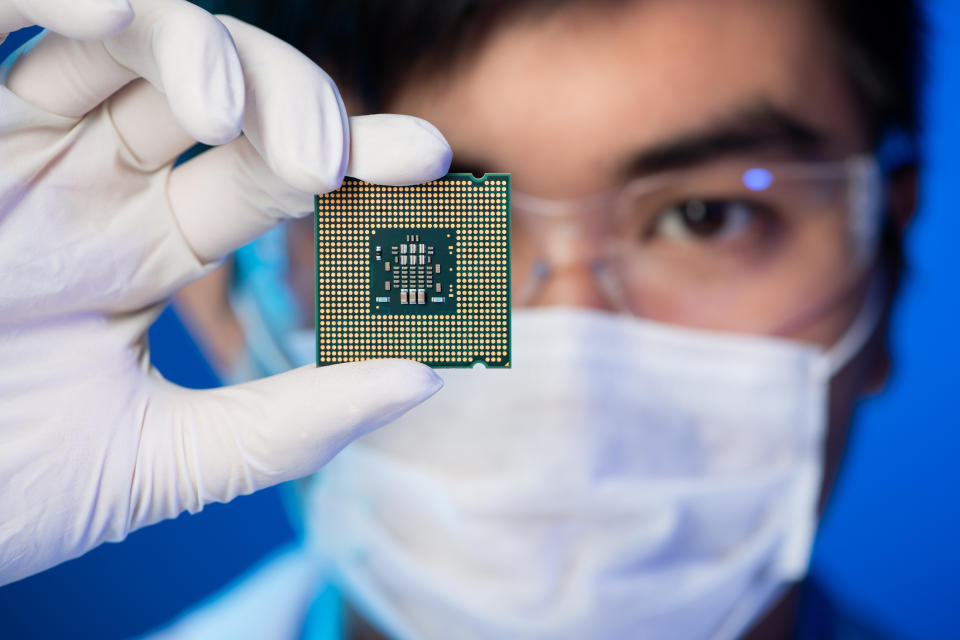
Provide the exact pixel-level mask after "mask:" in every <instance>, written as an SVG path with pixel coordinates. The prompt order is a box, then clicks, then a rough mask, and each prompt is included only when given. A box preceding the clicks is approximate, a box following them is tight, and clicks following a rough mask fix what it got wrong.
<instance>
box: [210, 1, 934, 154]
mask: <svg viewBox="0 0 960 640" xmlns="http://www.w3.org/2000/svg"><path fill="white" fill-rule="evenodd" d="M197 1H198V4H201V5H203V6H204V7H205V8H207V9H208V10H211V11H213V12H225V13H230V14H231V15H234V16H236V17H238V18H240V19H242V20H246V21H247V22H250V23H252V24H255V25H257V26H259V27H260V28H262V29H265V30H267V31H269V32H271V33H273V34H274V35H276V36H277V37H279V38H281V39H283V40H285V41H287V42H289V43H291V44H292V45H294V46H295V47H297V48H298V49H300V50H301V51H302V52H303V53H305V54H306V55H307V56H309V57H311V58H312V59H314V60H316V61H318V62H320V63H321V64H322V65H323V66H324V68H325V69H327V71H328V72H329V73H330V74H331V75H332V76H333V77H334V79H335V80H336V81H337V82H338V83H340V84H341V85H344V86H346V87H349V89H350V90H351V91H352V92H353V94H355V96H356V97H358V98H360V99H361V100H363V101H364V103H365V104H364V106H365V107H366V108H368V109H369V110H371V111H377V110H382V109H383V108H384V105H385V104H386V103H388V102H389V99H390V96H391V94H392V92H393V90H394V89H395V88H396V87H397V86H399V85H402V84H403V83H404V82H405V81H406V80H407V79H408V78H409V75H410V73H411V70H416V71H418V72H423V71H440V70H443V69H445V68H449V67H450V66H451V65H453V64H455V62H456V61H457V60H459V59H460V58H461V57H462V56H463V55H464V54H465V53H468V52H469V51H471V50H472V49H473V48H474V47H475V46H476V45H477V44H478V42H479V41H480V40H482V38H483V37H484V35H485V34H486V33H488V32H489V31H490V29H491V28H492V26H494V25H495V23H496V21H498V20H504V19H507V18H509V17H511V16H514V15H516V14H517V13H518V12H521V11H523V12H536V11H541V12H549V11H550V10H552V9H554V8H557V7H559V6H562V5H564V4H570V3H571V2H575V1H577V0H283V1H282V2H268V1H264V0H197ZM581 1H582V0H581ZM606 1H608V2H610V1H615V0H606ZM811 1H814V0H811ZM816 1H819V2H821V3H822V5H823V7H824V8H825V11H826V13H827V15H828V17H829V18H830V19H831V21H832V22H833V25H834V28H835V31H836V33H837V34H838V37H839V45H840V47H839V48H840V51H841V52H842V57H843V63H844V65H845V67H846V70H847V75H848V77H849V78H850V82H851V84H852V85H853V87H854V89H855V91H856V93H857V96H858V98H859V100H860V102H861V105H862V108H863V112H864V116H865V123H866V125H867V127H868V129H869V132H870V133H871V134H872V135H873V137H874V139H876V138H877V137H878V136H879V135H880V134H881V133H882V132H883V131H885V130H887V129H891V128H897V129H899V130H902V131H904V132H906V133H908V134H911V135H915V134H916V133H917V130H918V128H919V122H920V107H919V102H920V101H919V94H920V91H919V89H920V84H921V81H922V75H923V74H922V69H923V64H922V47H921V44H922V40H923V36H924V30H923V28H922V25H923V20H922V16H921V13H920V9H919V7H918V6H917V4H916V1H915V0H816Z"/></svg>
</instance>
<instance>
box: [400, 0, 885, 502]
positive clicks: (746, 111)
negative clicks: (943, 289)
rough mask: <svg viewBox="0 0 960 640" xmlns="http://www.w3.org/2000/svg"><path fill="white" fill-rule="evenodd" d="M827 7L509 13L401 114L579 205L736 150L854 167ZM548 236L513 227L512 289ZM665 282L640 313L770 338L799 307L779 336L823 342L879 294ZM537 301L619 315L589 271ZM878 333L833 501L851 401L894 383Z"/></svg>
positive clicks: (674, 3) (835, 445)
mask: <svg viewBox="0 0 960 640" xmlns="http://www.w3.org/2000/svg"><path fill="white" fill-rule="evenodd" d="M819 5H820V3H818V2H811V1H806V0H782V1H779V2H770V1H768V0H711V1H704V0H638V1H635V2H613V3H604V4H602V5H601V4H600V3H594V2H589V3H588V2H573V3H570V4H569V5H568V6H564V7H561V8H560V9H557V10H554V11H551V12H548V13H547V14H546V15H545V16H531V17H529V18H525V17H521V18H520V19H515V20H510V21H507V22H506V23H505V24H503V25H501V26H499V27H498V28H496V29H495V30H494V31H493V32H492V34H491V35H490V37H489V38H488V39H487V40H485V41H484V43H483V44H482V46H481V47H480V49H479V50H478V51H476V52H475V53H472V54H469V55H467V56H466V57H465V58H464V59H463V61H462V62H460V63H459V64H457V65H456V66H455V67H454V68H452V69H450V70H449V71H447V72H440V73H437V74H427V75H426V76H424V79H422V80H415V81H412V82H409V83H408V84H407V85H406V86H405V87H403V89H402V90H401V91H400V92H399V94H398V95H397V96H396V98H395V100H394V101H393V102H392V103H391V104H390V105H389V109H390V110H391V111H395V112H399V113H410V114H414V115H418V116H421V117H423V118H426V119H428V120H430V121H431V122H433V123H434V124H436V125H437V127H438V128H439V129H440V130H441V131H442V132H443V133H444V135H445V136H446V137H447V139H448V140H449V142H450V144H451V146H452V148H453V152H454V170H457V168H458V167H459V168H462V170H468V171H474V170H476V171H481V172H484V171H493V172H500V171H505V172H511V173H512V174H513V178H512V180H513V188H514V189H515V190H517V191H521V192H525V193H527V194H531V195H534V196H538V197H541V198H549V199H577V198H583V197H586V196H590V195H592V194H596V193H598V192H605V191H607V190H611V189H616V188H617V187H620V186H622V185H624V184H627V183H629V182H630V181H631V180H633V179H637V178H643V177H649V176H652V175H662V174H663V173H664V172H675V173H677V174H679V175H700V174H701V173H703V172H706V174H708V175H709V173H710V171H711V167H714V166H722V165H723V164H724V163H728V162H731V161H734V160H736V159H748V160H749V159H757V161H758V162H765V161H784V162H790V161H798V162H810V161H837V160H842V159H844V158H847V157H849V156H851V155H855V154H863V153H867V152H869V144H868V142H867V135H866V131H865V126H864V125H863V123H862V121H861V114H860V113H859V111H858V107H857V104H856V102H855V99H854V96H853V92H852V90H851V87H850V84H849V82H848V79H847V78H846V77H845V72H844V69H843V66H842V64H841V58H840V55H839V53H838V51H837V49H836V44H835V43H836V38H835V36H834V34H833V32H832V31H831V28H832V27H831V25H830V24H829V23H828V21H827V20H826V17H825V16H824V15H823V14H822V12H821V9H820V6H819ZM517 213H518V212H517V211H516V210H515V216H514V219H515V221H517V220H518V219H519V216H518V215H517ZM534 235H536V234H531V233H529V232H528V231H525V229H524V228H523V226H522V225H517V224H515V225H514V233H513V248H512V250H513V255H514V260H513V262H514V265H515V269H514V274H513V283H514V294H515V298H516V297H517V296H516V293H517V292H518V291H519V290H522V289H523V287H524V286H525V283H526V282H527V281H529V279H530V277H531V275H530V273H527V272H525V271H523V268H524V266H525V265H529V264H530V260H529V259H527V256H529V255H531V254H534V253H535V252H536V251H537V247H536V240H537V238H535V237H533V236H534ZM813 237H814V240H813V245H812V248H811V247H808V251H813V253H811V254H809V256H808V257H807V258H806V264H805V265H804V264H802V263H803V261H801V267H804V266H805V267H806V269H804V268H801V272H804V273H805V272H807V271H808V270H809V269H812V268H814V267H816V266H817V265H818V263H821V262H824V261H825V260H827V256H826V254H818V253H817V251H820V250H823V251H827V249H826V248H825V247H826V246H827V245H829V244H830V241H829V240H828V239H826V238H820V239H817V237H816V236H813ZM628 240H631V241H632V239H628ZM710 240H711V239H710V238H707V241H710ZM817 243H819V244H817ZM821 245H822V246H821ZM650 246H651V247H652V249H651V250H652V251H656V250H658V249H657V247H655V246H653V245H650ZM846 257H847V256H845V255H844V256H843V259H846ZM516 265H521V267H520V268H516ZM821 266H822V265H821ZM829 268H830V269H833V268H834V267H833V265H830V267H829ZM762 269H763V264H762V263H758V265H757V267H756V270H757V272H758V273H760V272H761V271H762ZM710 275H711V274H710V273H705V274H704V276H703V277H704V278H708V277H710ZM659 276H660V274H656V273H655V274H653V276H652V277H650V278H648V280H647V281H645V282H644V283H642V284H641V285H640V289H641V291H642V293H641V295H639V296H636V295H635V297H639V298H640V300H637V301H635V303H636V304H635V306H639V307H640V309H641V311H642V315H645V316H647V317H650V318H652V319H654V320H659V321H664V322H671V323H675V324H680V325H689V326H700V327H706V328H714V329H721V330H728V331H741V332H747V333H770V332H771V331H772V330H776V329H778V328H782V327H783V325H781V324H779V323H781V322H782V319H783V310H784V308H786V307H791V308H793V307H796V308H797V309H798V310H800V311H804V312H805V313H802V314H801V317H802V322H799V323H797V324H795V325H791V326H790V327H789V330H783V331H781V333H783V334H784V335H787V336H789V337H793V338H797V339H801V340H807V341H812V342H816V343H819V344H821V345H824V346H829V345H831V344H833V343H834V342H835V341H836V340H837V339H838V337H839V336H840V335H842V333H843V332H844V330H845V329H846V328H847V327H848V326H849V324H850V322H851V321H852V319H853V317H854V316H855V315H856V313H857V312H858V311H859V309H860V308H861V306H862V302H863V298H864V289H865V287H864V286H863V285H864V280H865V279H864V278H861V279H860V281H859V285H858V286H853V287H851V286H848V285H847V284H844V285H843V286H841V287H839V288H837V289H835V290H832V291H831V290H829V289H830V286H826V285H825V286H823V287H821V288H822V289H823V290H822V291H811V290H803V291H796V290H791V285H790V283H791V280H790V278H789V276H788V275H783V274H781V275H779V276H776V277H767V278H761V277H759V276H758V277H757V278H756V279H755V282H754V283H753V285H752V289H751V293H750V295H744V296H740V297H736V296H731V297H730V299H729V300H724V298H723V297H722V296H720V297H719V298H711V299H708V298H707V297H706V296H704V295H702V294H691V293H689V292H688V291H687V290H684V289H683V288H678V287H672V286H668V285H664V284H663V283H664V282H670V280H669V278H660V277H659ZM855 284H856V282H855ZM535 304H538V305H567V306H570V305H573V306H586V307H597V308H610V307H611V304H610V301H609V298H608V297H606V296H604V295H603V294H602V292H601V291H600V290H599V288H598V286H597V280H596V277H595V276H594V274H592V273H591V271H590V268H589V266H588V265H586V264H579V265H570V266H567V267H564V268H562V269H559V270H557V271H556V272H555V273H553V275H552V277H551V278H550V279H549V280H548V281H547V282H546V284H545V285H544V288H543V290H542V291H541V292H540V294H539V295H538V297H537V299H536V301H535ZM793 315H796V314H793ZM882 342H883V340H882V338H879V339H874V340H873V341H872V342H871V344H870V346H869V347H868V348H867V349H865V350H864V351H863V352H862V353H861V354H860V356H859V357H858V358H857V359H856V361H855V362H854V363H853V364H852V365H851V366H849V367H847V368H846V370H845V371H844V372H843V373H842V375H841V376H839V377H838V378H837V379H835V380H834V383H833V386H832V389H831V407H830V414H831V416H830V420H831V431H830V436H829V440H828V444H827V451H826V457H827V468H826V482H825V486H824V494H823V495H824V497H825V495H826V491H827V489H828V487H829V486H830V484H831V481H832V478H833V476H834V474H835V472H836V469H837V466H838V464H839V459H840V456H841V452H842V449H843V442H844V440H845V435H846V424H847V422H848V419H849V416H850V413H851V411H852V407H853V405H854V404H855V402H856V399H857V398H858V397H859V396H860V395H861V394H862V393H863V391H864V389H865V388H867V387H869V386H871V385H872V384H875V383H876V381H877V379H880V378H882V377H883V375H884V372H885V369H884V363H885V359H884V358H882V357H880V356H881V354H882V352H883V344H882Z"/></svg>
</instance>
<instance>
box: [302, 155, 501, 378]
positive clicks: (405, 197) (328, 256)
mask: <svg viewBox="0 0 960 640" xmlns="http://www.w3.org/2000/svg"><path fill="white" fill-rule="evenodd" d="M315 206H316V212H315V216H314V229H315V233H314V235H315V239H316V324H317V365H318V366H324V365H328V364H336V363H339V362H350V361H355V360H367V359H370V358H407V359H411V360H417V361H419V362H422V363H424V364H427V365H429V366H431V367H470V366H473V365H475V364H477V363H482V364H483V365H484V366H487V367H509V366H510V175H509V174H499V173H498V174H486V175H485V176H483V177H482V178H475V177H474V176H473V175H471V174H469V173H451V174H448V175H446V176H444V177H443V178H440V179H439V180H435V181H433V182H427V183H424V184H419V185H412V186H404V187H391V186H383V185H374V184H370V183H367V182H363V181H361V180H355V179H353V178H346V179H345V180H344V182H343V186H342V187H340V189H337V190H336V191H333V192H330V193H326V194H322V195H319V196H317V197H316V200H315Z"/></svg>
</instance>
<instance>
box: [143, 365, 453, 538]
mask: <svg viewBox="0 0 960 640" xmlns="http://www.w3.org/2000/svg"><path fill="white" fill-rule="evenodd" d="M442 384H443V383H442V382H441V380H440V378H439V376H437V375H436V374H435V373H434V372H433V370H431V369H430V368H428V367H426V366H424V365H422V364H419V363H416V362H413V361H410V360H367V361H363V362H352V363H347V364H342V365H335V366H329V367H323V368H319V369H318V368H315V367H313V366H306V367H301V368H299V369H294V370H292V371H288V372H286V373H282V374H279V375H276V376H272V377H270V378H264V379H262V380H256V381H254V382H249V383H245V384H240V385H236V386H232V387H224V388H221V389H211V390H205V391H194V390H185V389H181V388H179V387H175V386H173V385H171V384H169V383H166V382H163V381H161V384H160V385H158V388H157V390H156V392H155V393H154V394H153V396H152V398H151V400H150V403H149V405H148V407H147V410H146V415H145V417H144V422H143V429H142V435H141V442H140V450H139V452H138V456H137V465H136V469H135V471H134V478H133V486H132V491H131V505H130V517H129V529H128V531H132V530H134V529H137V528H139V527H142V526H146V525H148V524H152V523H154V522H158V521H160V520H163V519H166V518H172V517H175V516H176V515H178V514H179V513H181V512H182V511H184V510H186V511H190V512H191V513H195V512H197V511H199V510H200V509H201V508H202V507H203V505H205V504H207V503H210V502H227V501H229V500H232V499H233V498H235V497H236V496H238V495H244V494H248V493H252V492H254V491H257V490H258V489H262V488H264V487H268V486H270V485H274V484H277V483H280V482H285V481H287V480H292V479H294V478H299V477H302V476H306V475H309V474H311V473H314V472H315V471H317V470H318V469H319V468H320V467H322V466H323V465H324V464H326V462H327V461H329V460H330V458H332V457H333V456H334V455H336V454H337V453H338V452H339V451H340V450H341V449H342V448H343V447H345V446H346V445H347V444H348V443H350V442H351V441H352V440H354V439H355V438H358V437H360V436H361V435H363V434H365V433H367V432H369V431H371V430H373V429H376V428H377V427H380V426H382V425H384V424H386V423H388V422H390V421H391V420H394V419H396V418H397V417H399V416H400V415H402V414H403V413H405V412H406V411H407V410H409V409H410V408H411V407H413V406H415V405H417V404H419V403H420V402H423V401H424V400H426V399H427V398H428V397H430V396H431V395H433V394H434V393H436V391H437V390H438V389H440V387H441V386H442Z"/></svg>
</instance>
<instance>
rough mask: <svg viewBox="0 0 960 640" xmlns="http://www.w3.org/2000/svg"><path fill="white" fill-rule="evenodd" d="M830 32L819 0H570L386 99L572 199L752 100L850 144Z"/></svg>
mask: <svg viewBox="0 0 960 640" xmlns="http://www.w3.org/2000/svg"><path fill="white" fill-rule="evenodd" d="M834 41H835V38H834V37H833V36H832V34H831V32H830V25H829V24H828V23H827V21H826V20H825V17H824V16H823V15H821V10H820V9H819V2H818V1H816V0H777V1H771V0H636V1H632V2H613V3H595V2H572V3H570V4H568V5H566V6H562V7H561V8H560V9H557V10H554V11H551V12H548V13H546V14H544V15H537V16H533V15H531V16H521V17H518V18H516V19H512V20H509V21H507V22H504V23H503V24H501V25H500V26H499V27H498V28H497V29H495V30H494V31H493V33H491V34H490V36H489V37H488V38H487V39H485V40H484V41H483V44H482V45H481V46H480V47H479V48H478V50H477V51H475V52H473V53H472V54H471V55H468V56H466V57H465V58H464V59H463V60H462V61H461V62H460V63H458V64H457V65H455V66H454V67H453V68H451V69H447V70H445V71H443V72H441V73H438V74H430V75H427V76H424V78H423V79H421V80H416V79H415V80H413V81H411V82H409V83H408V84H407V85H406V86H405V87H404V88H403V89H402V90H401V91H400V93H399V94H398V95H397V97H396V100H395V101H394V103H393V104H391V105H390V106H391V108H392V109H394V110H397V111H402V112H409V113H414V114H416V115H420V116H422V117H425V118H427V119H429V120H431V121H432V122H434V123H435V124H436V125H437V126H438V127H439V128H440V130H441V131H443V132H444V134H445V135H446V136H447V138H448V139H449V140H450V142H451V145H452V146H453V149H454V161H455V162H456V161H457V160H458V159H460V160H463V159H469V160H472V161H476V162H478V163H484V164H483V166H482V167H481V168H482V169H484V170H488V169H489V170H496V171H512V172H513V173H514V174H515V184H516V186H517V188H519V189H523V190H526V191H529V192H532V193H542V194H544V195H549V196H552V197H568V196H576V195H580V194H582V193H585V192H590V191H592V190H596V189H599V188H604V187H606V186H610V185H609V183H610V182H611V181H614V180H616V177H617V169H618V165H619V164H620V163H623V162H625V161H627V159H628V158H629V157H630V156H632V155H634V154H636V153H637V152H639V151H642V150H643V149H645V148H649V147H651V146H655V145H658V144H662V143H664V142H665V141H669V140H671V139H672V138H675V137H679V136H684V135H689V134H691V133H695V132H696V133H699V132H700V130H702V129H703V128H704V127H706V126H709V125H710V123H713V122H717V121H720V120H722V119H724V118H726V117H730V116H732V115H734V114H735V112H736V111H737V110H739V109H743V108H744V107H747V106H749V105H750V104H751V103H756V102H760V101H762V102H766V103H769V104H772V105H774V106H775V107H777V108H778V109H781V110H783V111H784V112H786V113H789V114H791V115H793V116H795V117H796V118H798V119H800V120H802V121H804V122H806V123H808V124H810V125H811V126H812V127H813V128H816V129H818V130H821V131H823V132H824V133H825V134H826V137H827V138H828V139H829V140H831V141H832V143H833V144H834V145H835V146H836V147H837V148H836V152H837V153H847V152H853V151H855V150H859V149H857V147H858V146H859V145H861V135H860V131H859V127H858V126H857V115H856V112H855V109H854V107H853V104H854V102H853V100H852V98H851V96H850V93H851V92H850V89H849V87H848V85H847V83H846V82H845V76H844V71H843V69H842V68H840V64H839V61H840V57H839V55H837V54H836V53H835V45H834Z"/></svg>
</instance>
